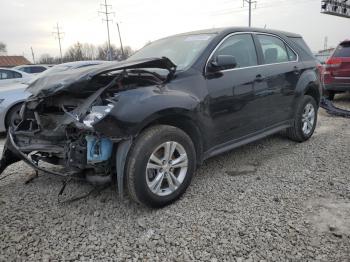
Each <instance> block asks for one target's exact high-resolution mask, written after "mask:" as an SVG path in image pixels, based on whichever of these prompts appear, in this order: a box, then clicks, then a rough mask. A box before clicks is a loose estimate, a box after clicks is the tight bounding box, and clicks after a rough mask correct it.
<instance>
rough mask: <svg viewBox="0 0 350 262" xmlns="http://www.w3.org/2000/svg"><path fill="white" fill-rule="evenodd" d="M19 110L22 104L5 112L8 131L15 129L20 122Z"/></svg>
mask: <svg viewBox="0 0 350 262" xmlns="http://www.w3.org/2000/svg"><path fill="white" fill-rule="evenodd" d="M21 108H22V104H17V105H15V106H13V107H12V108H11V109H10V110H9V111H8V112H7V115H6V119H5V126H6V129H8V128H9V127H13V128H15V127H17V126H18V124H19V123H20V122H21V121H22V119H21V116H20V111H21Z"/></svg>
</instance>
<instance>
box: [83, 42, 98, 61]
mask: <svg viewBox="0 0 350 262" xmlns="http://www.w3.org/2000/svg"><path fill="white" fill-rule="evenodd" d="M81 51H82V53H83V57H84V58H85V59H86V60H96V59H97V55H98V53H97V48H96V47H95V46H94V45H93V44H88V43H85V44H83V46H82V48H81Z"/></svg>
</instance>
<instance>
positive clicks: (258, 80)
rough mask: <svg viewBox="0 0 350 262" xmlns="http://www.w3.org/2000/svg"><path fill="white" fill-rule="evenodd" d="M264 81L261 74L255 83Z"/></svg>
mask: <svg viewBox="0 0 350 262" xmlns="http://www.w3.org/2000/svg"><path fill="white" fill-rule="evenodd" d="M262 81H264V78H263V76H262V75H260V74H259V75H257V76H256V77H255V82H262Z"/></svg>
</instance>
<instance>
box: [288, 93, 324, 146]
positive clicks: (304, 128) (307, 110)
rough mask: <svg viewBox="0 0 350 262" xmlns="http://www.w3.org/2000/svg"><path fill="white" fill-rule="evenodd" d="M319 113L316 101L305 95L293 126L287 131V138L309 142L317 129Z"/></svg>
mask: <svg viewBox="0 0 350 262" xmlns="http://www.w3.org/2000/svg"><path fill="white" fill-rule="evenodd" d="M317 113H318V106H317V104H316V101H315V99H314V98H313V97H311V96H308V95H305V96H304V97H303V98H302V99H301V101H300V102H299V105H298V107H297V111H296V113H295V116H294V121H293V126H292V127H290V128H288V129H287V136H288V137H289V138H290V139H291V140H294V141H297V142H304V141H306V140H308V139H309V138H310V137H311V136H312V135H313V133H314V131H315V128H316V124H317Z"/></svg>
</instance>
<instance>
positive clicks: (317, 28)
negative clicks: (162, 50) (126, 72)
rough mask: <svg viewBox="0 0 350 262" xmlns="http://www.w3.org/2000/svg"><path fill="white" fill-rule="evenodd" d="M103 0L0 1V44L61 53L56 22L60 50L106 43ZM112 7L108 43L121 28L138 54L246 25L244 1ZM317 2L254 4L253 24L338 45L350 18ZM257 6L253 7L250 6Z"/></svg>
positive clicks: (118, 0) (164, 0)
mask: <svg viewBox="0 0 350 262" xmlns="http://www.w3.org/2000/svg"><path fill="white" fill-rule="evenodd" d="M103 2H104V0H59V1H54V0H0V25H1V26H0V42H1V41H2V42H4V43H5V44H7V51H8V55H25V56H26V57H27V58H29V59H31V51H30V48H31V47H32V48H33V50H34V53H35V56H36V57H37V58H38V57H40V55H42V54H45V53H48V54H50V55H53V56H57V55H59V47H58V41H57V39H55V36H54V34H53V33H52V32H53V31H55V30H54V27H55V25H56V23H57V22H58V23H59V25H60V27H61V29H62V31H63V32H64V38H63V40H62V48H63V52H64V51H65V50H66V49H67V48H68V47H69V46H70V45H72V44H74V43H76V42H78V41H79V42H80V43H92V44H95V45H99V44H103V43H104V42H106V41H107V28H106V23H105V22H103V21H102V19H103V15H101V14H99V13H98V11H102V7H101V5H100V4H102V3H103ZM108 4H110V5H112V9H110V11H111V12H114V14H112V15H111V17H110V19H112V20H113V21H112V22H111V24H110V33H111V42H112V43H113V44H115V45H116V46H119V38H118V31H117V25H116V23H117V22H118V23H119V24H120V29H121V34H122V39H123V44H124V45H129V46H131V47H132V48H133V49H135V50H137V49H139V48H141V47H143V46H144V45H145V44H146V43H147V42H149V41H153V40H156V39H158V38H161V37H165V36H169V35H173V34H177V33H182V32H188V31H192V30H199V29H206V28H213V27H227V26H247V25H248V9H247V6H245V7H243V0H175V1H174V0H152V1H151V0H108ZM320 6H321V0H257V5H256V8H254V9H253V11H252V26H254V27H265V26H266V27H267V28H269V29H278V30H284V31H290V32H294V33H299V34H301V35H302V36H303V37H304V39H305V41H306V42H307V43H308V45H309V46H310V47H311V49H312V50H314V51H317V50H320V49H323V46H324V39H325V37H326V36H327V37H328V46H336V45H337V44H338V43H339V42H340V41H342V40H344V39H347V38H350V30H349V28H350V19H349V18H341V17H336V16H330V15H325V14H321V13H320V8H321V7H320ZM254 7H255V6H254Z"/></svg>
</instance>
